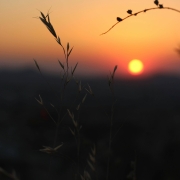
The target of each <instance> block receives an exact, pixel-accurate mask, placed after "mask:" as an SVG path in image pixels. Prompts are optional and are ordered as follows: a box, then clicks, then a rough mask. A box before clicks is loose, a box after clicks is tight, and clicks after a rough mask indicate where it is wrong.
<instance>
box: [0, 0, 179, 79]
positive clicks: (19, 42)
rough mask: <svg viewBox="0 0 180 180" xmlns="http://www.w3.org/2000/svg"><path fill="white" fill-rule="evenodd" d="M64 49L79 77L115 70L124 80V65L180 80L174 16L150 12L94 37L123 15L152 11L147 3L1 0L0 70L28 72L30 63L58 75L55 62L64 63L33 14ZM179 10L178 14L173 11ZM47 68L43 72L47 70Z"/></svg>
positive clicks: (167, 12) (165, 2) (168, 3)
mask: <svg viewBox="0 0 180 180" xmlns="http://www.w3.org/2000/svg"><path fill="white" fill-rule="evenodd" d="M161 3H162V4H163V5H164V6H169V7H174V8H177V9H180V2H179V1H177V0H175V1H174V2H171V1H168V0H162V2H161ZM50 7H51V9H50V18H51V22H52V24H53V26H54V29H55V30H56V33H57V35H59V36H60V38H61V41H62V44H63V45H64V46H65V47H66V43H67V42H69V43H70V46H74V49H73V52H72V54H71V56H70V66H71V64H72V66H74V64H75V63H76V62H79V65H78V66H79V67H78V69H77V71H80V72H79V73H80V74H83V73H85V74H86V75H91V74H92V75H93V74H108V73H109V71H112V70H113V67H114V66H115V65H116V64H117V65H118V70H117V74H118V76H121V77H129V76H130V75H129V72H128V68H127V67H128V62H129V61H130V60H132V59H134V58H135V57H136V58H138V59H140V60H142V62H143V64H144V66H145V67H146V70H145V71H144V72H143V73H142V76H148V75H153V74H155V73H168V74H169V73H170V74H179V75H180V57H179V56H178V55H177V53H176V52H175V50H174V49H175V48H177V47H178V45H179V43H180V34H179V29H178V26H177V24H178V22H179V21H180V13H179V14H178V13H176V12H173V11H170V10H162V11H161V10H156V11H151V12H147V13H142V14H139V15H138V16H136V17H131V18H129V19H127V20H124V21H123V22H120V23H119V24H118V25H117V26H116V27H115V28H114V29H112V30H111V31H110V32H109V33H107V34H106V35H103V36H99V35H100V34H101V33H103V32H104V31H106V30H107V29H108V28H109V27H111V25H113V24H114V23H115V22H116V17H117V16H120V17H122V18H124V17H126V16H127V15H128V14H127V12H126V11H127V10H128V9H132V10H133V12H137V11H140V10H143V9H146V8H150V7H156V6H155V5H154V4H153V0H152V1H150V2H144V1H143V0H138V1H136V2H134V1H132V0H128V1H126V2H119V1H118V0H115V1H113V2H104V1H102V0H100V1H98V2H88V1H83V2H69V1H66V2H61V1H60V2H59V1H58V2H57V1H51V2H44V3H43V4H42V2H41V1H40V0H36V1H35V0H32V1H31V2H24V1H22V0H20V1H18V2H11V3H10V2H7V1H5V0H2V2H1V12H2V17H1V18H2V25H1V34H0V37H1V49H0V65H1V69H2V68H19V67H26V66H27V67H29V66H32V67H34V68H36V67H35V66H34V62H33V58H34V59H36V60H37V61H38V62H39V63H40V65H41V66H42V67H45V69H46V70H48V71H50V72H56V71H58V67H57V66H58V65H57V64H58V63H57V60H58V59H60V60H61V61H64V56H63V51H62V49H61V47H60V46H58V44H57V42H56V41H55V40H54V38H53V36H52V35H51V34H50V33H49V32H48V30H47V29H46V27H45V26H44V25H43V24H42V22H41V21H40V20H39V19H35V18H33V17H36V16H40V13H39V11H38V10H37V9H39V10H41V11H42V12H43V13H47V11H48V10H49V8H50ZM178 7H179V8H178ZM48 67H49V69H48Z"/></svg>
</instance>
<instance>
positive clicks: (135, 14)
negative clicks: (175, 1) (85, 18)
mask: <svg viewBox="0 0 180 180" xmlns="http://www.w3.org/2000/svg"><path fill="white" fill-rule="evenodd" d="M156 9H168V10H172V11H176V12H178V13H180V10H178V9H175V8H171V7H163V8H160V7H154V8H148V9H144V10H141V11H138V12H136V13H132V14H130V15H128V16H126V17H125V18H123V19H121V20H120V21H118V22H116V23H115V24H114V25H113V26H112V27H111V28H109V29H108V30H107V31H106V32H104V33H102V34H100V35H104V34H106V33H108V32H109V31H110V30H111V29H113V28H114V27H115V26H116V25H117V24H119V23H120V22H121V21H123V20H125V19H128V18H130V17H132V16H137V15H138V14H140V13H143V12H144V13H145V12H147V11H151V10H156Z"/></svg>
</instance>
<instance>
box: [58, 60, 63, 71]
mask: <svg viewBox="0 0 180 180" xmlns="http://www.w3.org/2000/svg"><path fill="white" fill-rule="evenodd" d="M58 62H59V64H60V66H61V67H62V69H64V65H63V64H62V63H61V61H60V60H58Z"/></svg>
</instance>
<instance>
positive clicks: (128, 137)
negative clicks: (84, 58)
mask: <svg viewBox="0 0 180 180" xmlns="http://www.w3.org/2000/svg"><path fill="white" fill-rule="evenodd" d="M46 79H47V81H48V82H49V83H50V86H49V85H48V84H47V83H46V82H45V81H44V79H43V78H42V77H41V75H40V74H39V73H37V72H36V71H35V72H34V71H31V70H25V71H21V72H10V71H9V72H8V71H1V72H0V84H1V86H0V167H2V168H3V169H5V170H6V171H8V172H12V170H13V169H14V170H15V171H16V172H17V176H18V177H19V178H20V179H21V180H39V179H43V180H44V179H48V178H49V179H53V180H57V179H62V180H66V179H67V180H69V179H74V174H75V173H76V171H77V165H76V162H77V155H76V154H77V152H76V151H77V150H76V143H75V139H74V137H73V135H72V134H71V132H70V130H69V127H70V128H72V129H73V123H72V121H71V119H70V118H69V116H68V114H67V115H66V116H65V118H64V120H63V122H62V124H61V126H60V127H59V130H58V139H57V142H56V146H57V145H59V144H61V142H63V143H64V144H63V146H62V147H61V148H60V149H59V150H58V152H57V153H55V154H53V155H49V154H46V153H43V152H40V151H39V149H42V148H43V147H42V146H50V147H52V146H53V142H54V136H55V125H54V124H53V122H52V120H51V119H50V118H49V116H48V114H47V112H46V111H45V110H44V109H43V107H42V106H41V105H40V104H38V102H37V101H36V100H35V98H37V99H39V97H38V96H39V94H40V95H41V97H42V99H43V101H44V104H45V106H46V107H47V109H48V110H49V112H50V113H51V115H52V117H53V118H54V119H57V113H56V111H55V110H54V109H53V108H52V106H51V105H50V103H52V104H53V105H54V106H55V107H56V108H57V109H59V108H61V107H62V114H64V113H66V112H67V111H66V109H67V108H68V109H70V110H71V111H73V112H74V111H75V108H76V107H77V105H78V104H79V102H80V101H81V100H82V98H83V97H84V95H85V93H86V91H85V90H83V92H82V95H81V94H80V97H79V98H78V99H77V100H76V101H75V98H76V94H77V90H78V88H77V85H76V83H75V82H74V81H72V82H70V84H69V85H68V86H67V89H66V94H65V100H64V103H63V105H62V104H61V103H60V100H59V99H58V98H57V96H56V91H58V90H59V89H60V88H61V84H60V78H59V77H55V76H46ZM80 80H82V86H84V85H85V86H86V87H87V83H88V84H89V85H90V86H91V88H92V90H93V92H94V94H95V98H94V97H92V96H91V95H90V94H88V96H87V98H86V100H85V102H84V104H83V106H82V108H81V111H80V116H79V117H80V124H81V125H82V129H81V131H80V139H81V146H80V172H81V173H82V172H83V171H84V169H86V170H87V171H88V172H89V174H90V175H91V177H92V179H97V178H96V177H98V179H99V180H101V179H102V180H103V179H105V177H106V164H107V157H108V153H110V155H111V160H110V178H109V179H113V180H116V179H117V180H119V179H121V180H125V179H127V177H128V175H129V173H130V172H131V171H132V170H133V168H132V167H131V164H132V163H131V162H135V167H136V168H135V169H136V180H144V179H146V180H156V179H157V180H160V179H162V180H169V179H171V180H176V179H178V180H179V179H180V163H179V162H180V78H177V77H170V76H163V75H157V76H154V77H151V78H149V79H144V80H138V79H131V80H122V79H119V80H118V79H117V78H115V83H114V94H115V98H116V99H117V101H116V103H115V105H114V118H113V129H112V132H113V133H112V135H113V141H112V148H111V151H110V152H108V140H109V131H110V130H109V127H110V118H109V117H110V115H111V106H112V97H111V94H110V91H109V88H108V81H107V78H106V77H103V78H97V79H83V78H80ZM57 93H58V92H57ZM59 97H60V96H59ZM72 102H73V103H72ZM75 115H76V114H75ZM94 144H95V147H96V166H95V167H96V168H95V172H93V171H92V169H91V168H90V167H89V165H88V164H87V159H88V157H89V156H88V154H89V153H90V152H91V148H92V147H93V146H94ZM0 179H8V178H6V177H5V176H3V175H1V176H0Z"/></svg>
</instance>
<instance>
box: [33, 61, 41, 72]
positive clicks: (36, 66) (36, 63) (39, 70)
mask: <svg viewBox="0 0 180 180" xmlns="http://www.w3.org/2000/svg"><path fill="white" fill-rule="evenodd" d="M34 62H35V65H36V67H37V69H38V70H39V71H41V70H40V67H39V65H38V63H37V61H36V60H35V59H34Z"/></svg>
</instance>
